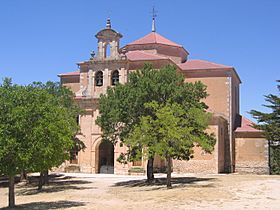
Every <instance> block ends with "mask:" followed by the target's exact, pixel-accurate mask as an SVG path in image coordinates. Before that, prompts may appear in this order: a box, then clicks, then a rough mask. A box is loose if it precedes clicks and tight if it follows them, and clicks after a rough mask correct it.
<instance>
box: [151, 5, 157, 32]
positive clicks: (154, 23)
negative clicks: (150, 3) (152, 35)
mask: <svg viewBox="0 0 280 210" xmlns="http://www.w3.org/2000/svg"><path fill="white" fill-rule="evenodd" d="M156 13H157V11H156V10H155V7H153V11H152V17H153V22H152V32H156V20H155V18H156V16H157V14H156Z"/></svg>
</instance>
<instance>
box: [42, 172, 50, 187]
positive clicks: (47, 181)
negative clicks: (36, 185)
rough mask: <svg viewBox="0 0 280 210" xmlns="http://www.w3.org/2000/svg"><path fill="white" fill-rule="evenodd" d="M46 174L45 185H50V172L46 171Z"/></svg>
mask: <svg viewBox="0 0 280 210" xmlns="http://www.w3.org/2000/svg"><path fill="white" fill-rule="evenodd" d="M43 173H44V181H43V184H46V185H48V184H49V170H46V171H44V172H43Z"/></svg>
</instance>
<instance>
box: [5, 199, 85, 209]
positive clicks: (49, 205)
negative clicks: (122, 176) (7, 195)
mask: <svg viewBox="0 0 280 210" xmlns="http://www.w3.org/2000/svg"><path fill="white" fill-rule="evenodd" d="M85 205H86V203H84V202H76V201H55V202H32V203H26V204H21V205H17V206H16V207H15V208H8V207H7V208H3V210H8V209H9V210H12V209H15V210H17V209H25V210H39V209H62V208H72V207H79V206H85Z"/></svg>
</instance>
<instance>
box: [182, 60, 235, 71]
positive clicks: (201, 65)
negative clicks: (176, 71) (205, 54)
mask: <svg viewBox="0 0 280 210" xmlns="http://www.w3.org/2000/svg"><path fill="white" fill-rule="evenodd" d="M178 66H179V67H180V68H181V69H182V70H194V69H229V68H232V67H231V66H225V65H222V64H217V63H212V62H209V61H204V60H187V61H186V62H185V63H181V64H179V65H178Z"/></svg>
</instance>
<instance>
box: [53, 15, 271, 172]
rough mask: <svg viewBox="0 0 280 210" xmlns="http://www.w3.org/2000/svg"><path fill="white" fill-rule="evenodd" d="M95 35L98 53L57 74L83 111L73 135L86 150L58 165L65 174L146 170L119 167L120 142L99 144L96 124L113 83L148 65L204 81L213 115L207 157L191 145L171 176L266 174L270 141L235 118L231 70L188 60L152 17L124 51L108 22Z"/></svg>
mask: <svg viewBox="0 0 280 210" xmlns="http://www.w3.org/2000/svg"><path fill="white" fill-rule="evenodd" d="M95 37H96V38H97V40H98V41H97V43H98V46H97V54H96V55H95V53H94V52H93V51H92V52H91V57H90V59H89V60H86V61H83V62H80V63H78V67H79V70H77V71H74V72H69V73H63V74H59V75H58V76H59V77H60V80H61V83H62V84H63V85H64V86H66V87H68V88H70V89H71V90H72V91H73V92H74V93H75V100H76V102H77V103H78V104H79V106H80V107H81V108H83V109H84V110H85V113H84V114H83V115H81V116H79V123H80V128H81V131H80V133H79V134H78V135H77V137H78V138H79V139H80V140H82V141H83V142H84V143H85V145H86V149H85V150H84V151H80V152H76V153H75V154H72V159H71V160H70V161H67V162H66V163H65V164H64V165H63V166H62V169H63V170H66V171H71V170H72V171H73V170H74V171H79V172H85V173H114V174H129V173H130V171H133V168H138V169H139V168H143V169H144V170H145V168H146V160H145V159H143V160H141V161H135V162H131V163H128V164H126V165H124V164H120V163H119V162H118V161H117V158H118V157H119V155H120V154H121V153H122V152H124V153H125V152H126V149H127V148H126V147H125V146H124V145H122V144H120V143H117V144H116V145H113V144H111V143H105V142H102V141H101V129H100V127H99V126H97V125H96V124H95V120H96V117H97V116H98V114H99V113H98V100H99V96H100V94H105V93H106V90H107V88H108V87H111V86H114V85H116V84H117V83H122V84H123V83H126V82H127V80H128V75H129V73H130V72H131V71H134V70H136V69H140V68H141V67H142V66H143V65H144V63H151V64H152V65H153V67H154V68H156V69H158V68H161V67H162V66H165V65H167V64H171V65H174V66H176V67H177V70H178V72H181V73H182V74H183V75H184V76H185V81H186V82H195V81H198V80H200V81H201V82H203V83H204V84H205V85H206V86H207V92H208V94H209V96H208V97H207V98H206V99H205V102H206V104H207V105H208V106H209V110H208V111H210V112H212V113H213V117H212V119H211V122H210V125H209V128H208V130H209V132H213V133H214V134H215V135H216V140H217V142H216V145H215V150H214V151H213V152H212V154H207V153H205V152H204V151H202V150H201V149H200V148H199V147H195V148H194V152H195V153H194V158H193V159H191V160H189V161H182V160H173V162H172V164H173V172H178V173H192V172H198V173H201V172H205V173H223V172H238V173H260V174H268V173H269V160H268V157H269V156H268V141H267V140H266V139H265V137H264V135H263V132H262V131H260V130H256V129H255V128H253V127H251V126H252V125H253V123H252V122H251V121H250V120H248V119H246V118H245V117H243V116H241V115H240V114H239V90H240V84H241V80H240V78H239V76H238V74H237V72H236V70H235V69H234V67H232V66H226V65H222V64H217V63H213V62H209V61H205V60H192V59H188V55H189V52H188V51H187V50H186V49H185V48H184V47H183V46H182V45H180V44H177V43H175V42H173V41H170V40H168V39H167V38H165V37H163V36H162V35H160V34H158V33H157V32H156V30H155V20H154V18H153V25H152V32H151V33H149V34H147V35H146V36H144V37H142V38H140V39H138V40H136V41H134V42H131V43H128V44H126V45H125V46H124V47H120V39H121V38H122V34H120V33H119V32H117V31H115V30H114V29H112V28H111V22H110V19H108V20H107V24H106V28H104V29H102V30H101V31H99V32H98V33H97V34H96V35H95ZM154 167H155V170H156V171H161V170H162V169H164V167H165V160H162V159H160V158H158V157H156V158H155V161H154ZM131 169H132V170H131Z"/></svg>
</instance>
